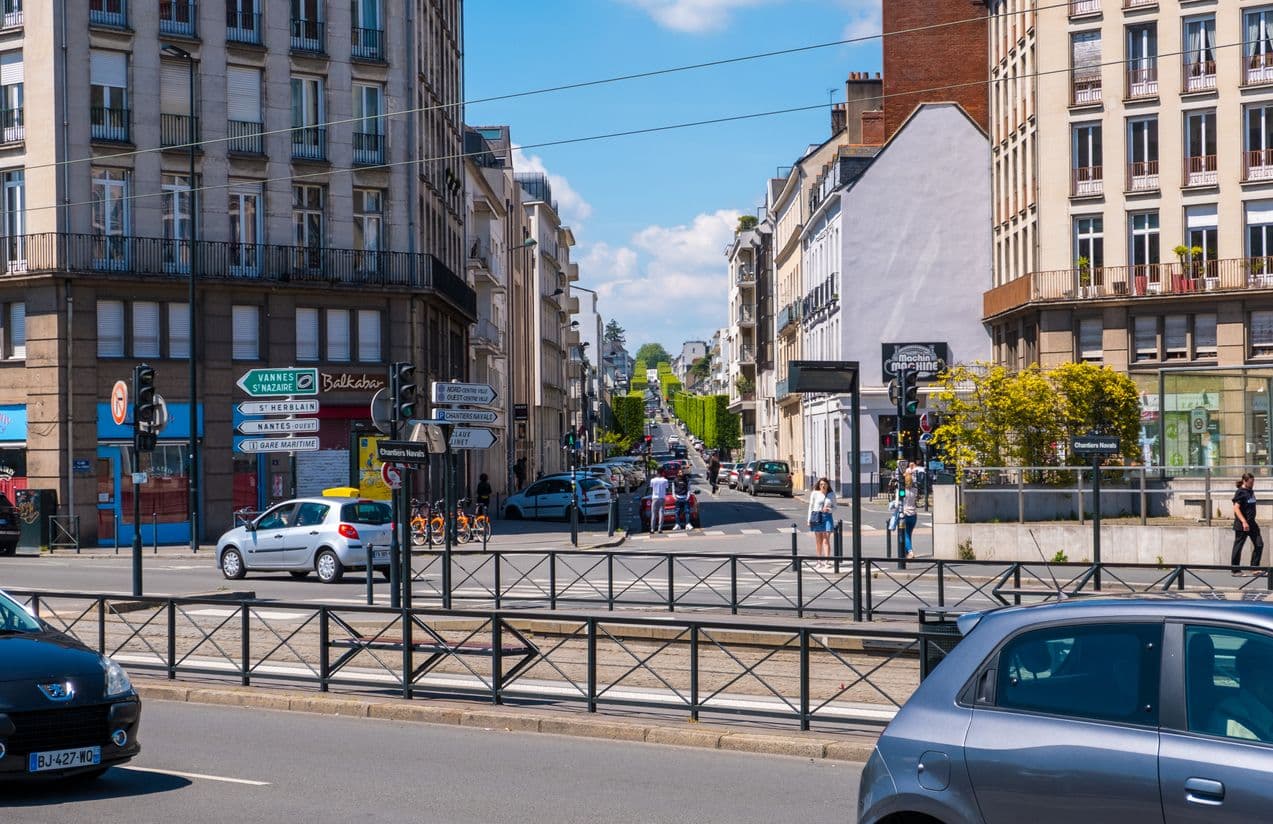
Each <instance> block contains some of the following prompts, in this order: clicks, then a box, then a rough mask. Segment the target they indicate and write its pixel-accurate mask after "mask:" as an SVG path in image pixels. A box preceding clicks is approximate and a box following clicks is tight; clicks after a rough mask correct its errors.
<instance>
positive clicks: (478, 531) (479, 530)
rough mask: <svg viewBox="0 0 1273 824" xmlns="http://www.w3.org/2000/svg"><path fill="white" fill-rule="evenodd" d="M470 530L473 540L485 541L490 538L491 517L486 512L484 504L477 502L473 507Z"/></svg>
mask: <svg viewBox="0 0 1273 824" xmlns="http://www.w3.org/2000/svg"><path fill="white" fill-rule="evenodd" d="M472 532H473V538H474V540H478V541H482V542H483V543H485V542H486V541H489V540H490V539H491V517H490V516H489V515H487V514H486V504H484V503H480V502H479V503H478V504H477V506H475V507H474V508H473V521H472Z"/></svg>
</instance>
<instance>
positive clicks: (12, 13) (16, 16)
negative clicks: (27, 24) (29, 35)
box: [0, 0, 23, 29]
mask: <svg viewBox="0 0 1273 824" xmlns="http://www.w3.org/2000/svg"><path fill="white" fill-rule="evenodd" d="M22 20H23V18H22V0H10V2H8V3H6V4H5V10H4V13H3V14H0V26H3V27H4V28H6V29H12V28H17V27H18V26H21V25H22Z"/></svg>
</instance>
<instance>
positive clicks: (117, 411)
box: [111, 381, 128, 426]
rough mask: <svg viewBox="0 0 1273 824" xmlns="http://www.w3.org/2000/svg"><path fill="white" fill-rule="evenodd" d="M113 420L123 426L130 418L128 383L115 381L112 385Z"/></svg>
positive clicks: (117, 424)
mask: <svg viewBox="0 0 1273 824" xmlns="http://www.w3.org/2000/svg"><path fill="white" fill-rule="evenodd" d="M111 420H113V421H114V422H115V425H116V426H123V425H124V421H126V420H128V384H126V383H124V382H123V381H115V385H114V386H113V387H111Z"/></svg>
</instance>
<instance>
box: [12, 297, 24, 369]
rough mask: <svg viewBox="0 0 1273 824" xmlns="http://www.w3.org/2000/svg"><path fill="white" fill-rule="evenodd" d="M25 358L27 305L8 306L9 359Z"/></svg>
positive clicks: (14, 304) (13, 304) (15, 304)
mask: <svg viewBox="0 0 1273 824" xmlns="http://www.w3.org/2000/svg"><path fill="white" fill-rule="evenodd" d="M26 356H27V305H26V304H25V303H11V304H9V357H11V358H25V357H26Z"/></svg>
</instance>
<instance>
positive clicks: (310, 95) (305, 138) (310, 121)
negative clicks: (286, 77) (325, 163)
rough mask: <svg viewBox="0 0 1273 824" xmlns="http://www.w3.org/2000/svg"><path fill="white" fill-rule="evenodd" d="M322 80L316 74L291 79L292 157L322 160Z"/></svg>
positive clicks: (323, 152)
mask: <svg viewBox="0 0 1273 824" xmlns="http://www.w3.org/2000/svg"><path fill="white" fill-rule="evenodd" d="M323 115H324V112H323V81H322V79H321V78H317V77H293V78H292V157H296V158H302V159H306V160H322V159H323V158H325V157H326V156H327V141H326V138H327V130H326V129H325V128H323V127H322V126H320V125H319V124H320V123H322V122H323Z"/></svg>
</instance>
